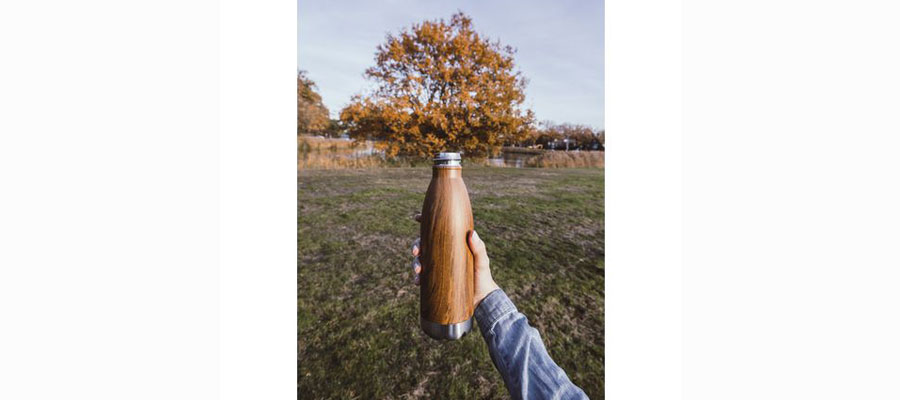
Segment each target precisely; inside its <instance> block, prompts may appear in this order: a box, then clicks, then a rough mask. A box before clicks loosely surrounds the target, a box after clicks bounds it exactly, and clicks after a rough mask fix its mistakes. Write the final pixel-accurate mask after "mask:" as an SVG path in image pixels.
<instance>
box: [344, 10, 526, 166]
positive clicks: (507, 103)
mask: <svg viewBox="0 0 900 400" xmlns="http://www.w3.org/2000/svg"><path fill="white" fill-rule="evenodd" d="M514 53H515V51H514V50H513V49H512V48H511V47H509V46H501V45H500V43H499V42H496V41H495V42H492V41H490V40H488V39H487V38H484V37H482V36H481V35H479V34H478V33H476V32H475V31H474V29H473V27H472V20H471V18H469V17H468V16H466V15H465V14H463V13H457V14H455V15H453V17H452V18H451V19H450V22H449V23H446V22H445V21H444V20H439V21H425V22H423V23H421V24H415V25H413V26H412V27H411V28H410V29H408V30H406V31H404V32H401V33H400V34H399V35H397V36H395V35H388V36H387V41H386V43H384V44H382V45H379V46H378V48H377V51H376V55H375V61H376V65H375V66H373V67H371V68H369V69H367V70H366V76H367V77H368V78H369V79H371V80H373V81H375V82H376V83H377V84H378V87H377V89H376V90H375V91H374V92H373V93H370V94H369V95H368V96H361V95H357V96H355V97H354V98H353V100H352V101H351V104H350V105H349V106H347V107H346V108H344V109H343V110H342V111H341V120H342V121H343V122H344V123H345V124H346V126H347V128H348V129H349V134H350V136H351V137H353V138H354V139H356V140H365V139H375V140H377V142H376V146H377V147H378V148H379V149H381V150H384V151H385V154H386V155H387V156H389V157H394V156H397V155H414V156H427V155H430V154H433V153H436V152H438V151H462V152H464V153H466V154H470V155H487V154H496V153H497V152H499V150H500V148H501V146H502V145H503V143H510V142H517V141H519V140H521V139H522V138H523V137H524V136H525V135H527V133H528V132H529V131H530V130H531V124H532V122H533V119H534V117H533V113H532V112H531V110H523V109H522V103H523V101H524V100H525V93H524V89H525V85H526V83H527V81H526V79H525V78H524V77H523V76H522V74H521V72H518V71H514V68H515V65H514V63H513V54H514Z"/></svg>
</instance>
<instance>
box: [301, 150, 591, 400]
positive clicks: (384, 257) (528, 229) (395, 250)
mask: <svg viewBox="0 0 900 400" xmlns="http://www.w3.org/2000/svg"><path fill="white" fill-rule="evenodd" d="M430 178H431V170H430V168H376V169H338V170H302V171H300V177H299V182H298V188H299V194H298V212H299V216H298V229H299V231H298V256H297V257H298V269H297V271H298V283H297V285H298V286H297V287H298V299H297V301H298V306H299V314H298V320H297V323H298V330H299V340H298V345H299V348H298V351H299V354H298V372H297V374H298V393H299V395H300V398H309V399H319V398H339V399H377V398H397V399H399V398H432V399H457V398H468V399H493V398H508V397H509V396H508V394H507V392H506V389H505V387H504V386H503V381H502V380H501V378H500V375H499V373H498V372H497V371H496V369H495V368H494V366H493V364H492V363H491V359H490V356H489V355H488V351H487V347H486V345H485V343H484V340H483V339H482V338H481V335H480V333H479V331H478V329H477V327H473V331H472V332H471V333H470V334H468V335H466V336H465V337H463V338H462V339H461V340H458V341H452V342H439V341H434V340H431V339H429V338H427V337H426V336H425V334H424V333H422V332H421V330H420V328H419V322H418V321H419V319H418V318H419V314H418V313H419V307H418V304H419V290H418V287H417V286H415V285H414V284H413V283H412V271H411V268H410V263H411V261H412V256H411V255H410V245H411V243H412V241H413V240H414V239H415V238H416V237H417V236H418V224H417V223H416V222H415V221H414V220H413V219H412V216H413V215H414V214H416V213H417V212H418V211H420V209H421V206H422V200H423V199H424V193H425V189H426V188H427V186H428V182H429V180H430ZM463 178H464V179H465V181H466V185H467V186H468V189H469V194H470V197H471V201H472V209H473V213H474V216H475V228H476V230H478V233H479V236H481V238H482V239H483V240H484V241H485V243H486V245H487V250H488V255H489V256H490V258H491V270H492V271H493V275H494V279H495V281H496V282H497V283H498V284H499V285H500V287H501V288H503V289H504V290H505V291H506V292H507V293H508V294H509V296H510V298H512V300H513V301H514V302H515V303H516V306H517V307H518V308H519V310H520V311H522V312H523V313H524V314H525V315H526V316H527V317H528V319H529V322H530V323H531V324H532V326H534V327H536V328H537V329H538V330H539V331H540V333H541V336H542V337H543V339H544V343H545V344H546V346H547V349H548V351H549V352H550V355H551V356H552V357H553V359H554V360H555V361H556V362H557V363H558V364H559V365H560V366H562V368H563V369H565V371H566V372H567V373H568V375H569V377H570V378H571V379H572V380H573V381H574V382H575V384H577V385H579V386H580V387H581V388H583V389H584V390H585V392H586V393H587V394H588V396H590V397H591V398H594V399H601V398H603V385H604V384H603V377H604V370H603V360H604V345H603V340H604V324H603V318H604V311H603V310H604V223H603V221H604V202H603V187H604V174H603V169H597V168H595V169H531V168H523V169H513V168H485V167H466V168H465V169H464V170H463Z"/></svg>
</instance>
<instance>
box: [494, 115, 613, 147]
mask: <svg viewBox="0 0 900 400" xmlns="http://www.w3.org/2000/svg"><path fill="white" fill-rule="evenodd" d="M604 140H605V133H604V131H603V130H597V129H594V128H592V127H590V126H587V125H582V124H571V123H561V124H557V123H555V122H553V121H541V123H539V124H538V126H537V127H536V128H535V129H533V130H531V131H530V132H529V134H528V135H527V136H526V137H525V138H524V139H522V140H519V141H515V142H509V143H506V145H507V146H517V147H539V148H544V149H552V150H562V149H569V150H603V149H604V147H603V145H604Z"/></svg>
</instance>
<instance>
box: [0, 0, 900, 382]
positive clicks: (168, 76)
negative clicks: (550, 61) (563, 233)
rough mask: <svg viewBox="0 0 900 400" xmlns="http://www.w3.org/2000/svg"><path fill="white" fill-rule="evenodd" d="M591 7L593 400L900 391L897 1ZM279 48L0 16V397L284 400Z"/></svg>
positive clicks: (136, 9) (104, 21) (262, 24)
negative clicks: (597, 345)
mask: <svg viewBox="0 0 900 400" xmlns="http://www.w3.org/2000/svg"><path fill="white" fill-rule="evenodd" d="M607 7H608V8H607V12H606V17H607V24H606V26H607V33H606V39H607V54H606V59H607V93H606V98H607V105H608V106H607V107H608V109H607V130H608V131H609V133H610V134H609V135H608V137H609V141H608V143H607V146H608V147H609V149H610V152H609V155H608V168H607V171H606V175H607V205H606V210H607V212H606V214H607V243H608V246H607V255H608V258H607V271H608V276H607V278H608V279H607V343H606V351H607V360H606V361H607V363H606V367H607V376H606V378H607V379H606V380H607V382H606V386H607V389H608V390H607V396H608V398H610V399H631V398H633V399H647V398H654V399H657V398H687V399H721V398H728V399H731V398H791V399H793V398H834V399H844V398H866V399H872V398H897V397H898V396H900V387H898V386H897V385H896V384H895V383H896V377H897V376H900V363H898V362H897V361H896V360H898V359H900V347H898V344H897V340H896V338H897V337H900V323H898V318H900V317H898V312H897V310H896V307H897V306H898V305H900V291H898V290H896V288H895V287H896V284H897V282H898V281H900V279H898V278H900V273H898V271H900V256H898V253H897V250H896V249H897V248H898V242H900V241H898V239H900V228H898V227H900V212H898V211H897V206H896V205H897V204H900V194H898V184H897V181H898V179H897V175H898V172H900V157H897V156H896V155H895V153H896V151H897V149H898V148H900V141H898V139H897V137H898V133H900V121H898V118H897V110H898V109H900V107H898V106H900V104H898V103H900V95H898V94H897V93H900V80H898V74H897V73H896V71H898V70H900V60H898V53H897V51H896V42H895V38H896V37H900V32H898V31H900V26H898V25H897V24H895V23H894V22H893V21H894V20H895V19H896V18H895V16H896V15H898V13H897V10H894V9H891V7H892V3H891V2H878V1H861V2H854V3H842V4H840V5H838V4H837V3H829V2H807V1H777V2H775V1H766V2H750V3H746V4H744V3H739V2H716V1H698V0H684V1H683V2H673V1H662V0H657V1H650V0H635V1H627V2H610V3H609V4H607ZM295 40H296V4H292V3H290V2H253V3H252V5H251V4H250V3H246V2H244V3H242V2H236V1H224V2H214V1H190V2H186V1H177V2H176V1H161V2H121V1H96V0H94V1H83V2H75V3H73V2H62V1H45V2H25V1H17V2H16V1H14V2H3V3H0V57H2V62H0V398H13V399H29V398H90V399H120V398H147V399H159V398H185V399H202V398H236V399H237V398H241V399H243V398H272V399H281V398H284V399H287V398H293V397H294V396H295V395H296V392H295V389H296V374H295V368H296V364H295V361H296V322H295V321H296V307H295V304H296V285H295V282H296V281H295V279H296V274H295V273H296V197H294V196H295V195H296V193H295V189H296V172H295V171H296V170H295V169H294V168H295V167H296V160H295V157H296V149H295V148H294V146H295V145H296V144H295V143H296V142H295V140H294V134H295V131H294V129H295V128H294V123H295V122H294V121H295V114H294V113H295V111H294V110H295V109H294V108H293V102H294V96H296V94H295V86H294V85H295V80H294V79H295V76H294V74H295V72H296V70H295V68H296V65H295V63H296V53H295V52H296V41H295Z"/></svg>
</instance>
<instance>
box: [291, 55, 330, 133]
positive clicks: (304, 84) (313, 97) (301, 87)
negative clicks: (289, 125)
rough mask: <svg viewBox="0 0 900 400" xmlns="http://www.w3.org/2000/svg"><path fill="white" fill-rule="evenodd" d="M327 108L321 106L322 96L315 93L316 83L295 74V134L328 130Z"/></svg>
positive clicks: (304, 76)
mask: <svg viewBox="0 0 900 400" xmlns="http://www.w3.org/2000/svg"><path fill="white" fill-rule="evenodd" d="M328 126H329V119H328V108H326V107H325V105H324V104H322V96H320V95H319V93H317V92H316V83H315V82H313V81H312V80H311V79H309V77H307V76H306V71H298V72H297V134H300V133H310V132H322V131H324V130H326V129H328Z"/></svg>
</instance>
